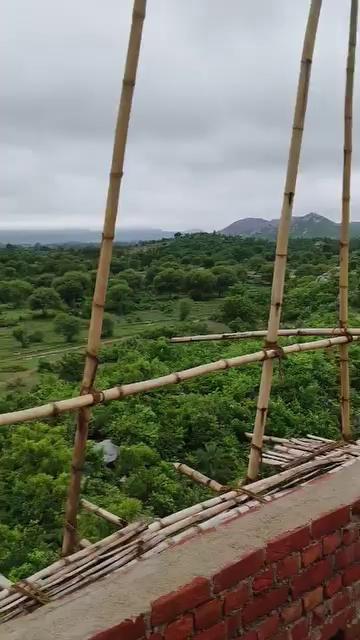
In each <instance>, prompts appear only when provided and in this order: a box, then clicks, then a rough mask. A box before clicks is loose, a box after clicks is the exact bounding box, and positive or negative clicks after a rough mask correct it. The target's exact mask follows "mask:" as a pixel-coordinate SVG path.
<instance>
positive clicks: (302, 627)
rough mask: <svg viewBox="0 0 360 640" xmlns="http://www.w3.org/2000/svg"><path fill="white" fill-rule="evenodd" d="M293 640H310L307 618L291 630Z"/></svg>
mask: <svg viewBox="0 0 360 640" xmlns="http://www.w3.org/2000/svg"><path fill="white" fill-rule="evenodd" d="M290 637H291V640H308V637H309V622H308V620H307V619H306V618H303V619H302V620H299V622H297V623H296V624H295V625H294V626H293V627H292V629H291V636H290Z"/></svg>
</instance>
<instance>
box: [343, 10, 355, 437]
mask: <svg viewBox="0 0 360 640" xmlns="http://www.w3.org/2000/svg"><path fill="white" fill-rule="evenodd" d="M357 18H358V0H351V12H350V26H349V46H348V55H347V65H346V87H345V105H344V161H343V186H342V212H341V230H340V276H339V297H340V307H339V325H340V327H341V328H342V329H344V331H345V332H346V331H347V329H348V297H349V224H350V183H351V156H352V112H353V93H354V69H355V52H356V30H357ZM339 354H340V402H341V431H342V435H343V438H344V439H350V438H351V426H350V372H349V348H348V345H347V344H344V345H341V346H340V347H339Z"/></svg>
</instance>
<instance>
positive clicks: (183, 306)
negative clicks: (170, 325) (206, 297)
mask: <svg viewBox="0 0 360 640" xmlns="http://www.w3.org/2000/svg"><path fill="white" fill-rule="evenodd" d="M190 312H191V301H190V300H180V304H179V320H180V322H183V321H184V320H186V318H188V317H189V315H190Z"/></svg>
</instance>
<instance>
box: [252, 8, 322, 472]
mask: <svg viewBox="0 0 360 640" xmlns="http://www.w3.org/2000/svg"><path fill="white" fill-rule="evenodd" d="M320 9H321V0H312V2H311V5H310V12H309V18H308V22H307V26H306V31H305V39H304V45H303V51H302V58H301V68H300V75H299V82H298V89H297V98H296V106H295V113H294V121H293V129H292V137H291V143H290V150H289V158H288V166H287V175H286V181H285V191H284V198H283V204H282V210H281V216H280V221H279V228H278V235H277V242H276V256H275V264H274V274H273V284H272V292H271V305H270V314H269V323H268V331H267V336H266V344H265V346H273V345H276V344H277V337H278V331H279V326H280V318H281V307H282V303H283V290H284V283H285V271H286V260H287V252H288V240H289V229H290V223H291V215H292V209H293V203H294V196H295V189H296V179H297V173H298V168H299V160H300V151H301V143H302V137H303V130H304V122H305V115H306V106H307V99H308V93H309V84H310V75H311V64H312V57H313V52H314V46H315V39H316V32H317V27H318V22H319V17H320ZM272 375H273V363H272V360H267V361H266V362H264V364H263V368H262V374H261V382H260V389H259V396H258V404H257V410H256V418H255V426H254V435H253V439H252V443H251V450H250V455H249V465H248V480H249V481H252V480H256V478H257V476H258V473H259V467H260V463H261V454H262V442H263V435H264V431H265V425H266V417H267V411H268V406H269V398H270V391H271V383H272Z"/></svg>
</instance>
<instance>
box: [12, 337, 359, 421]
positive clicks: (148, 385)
mask: <svg viewBox="0 0 360 640" xmlns="http://www.w3.org/2000/svg"><path fill="white" fill-rule="evenodd" d="M359 339H360V336H357V335H354V336H347V335H346V336H337V337H335V338H324V339H323V340H315V341H313V342H302V343H301V342H296V343H294V344H290V345H287V346H286V347H283V348H282V349H280V348H278V347H277V348H275V349H262V350H261V351H255V352H254V353H249V354H245V355H242V356H236V357H234V358H227V359H225V358H223V359H221V360H216V361H215V362H208V363H206V364H201V365H199V366H197V367H191V368H190V369H184V370H183V371H176V372H174V373H169V374H168V375H166V376H160V377H159V378H152V379H151V380H143V381H142V382H131V383H129V384H123V385H118V386H116V387H111V388H110V389H105V391H96V392H94V393H87V394H85V395H82V396H76V397H74V398H67V399H66V400H59V401H57V402H49V403H48V404H43V405H40V406H37V407H32V408H31V409H21V410H20V411H10V412H9V413H3V414H0V426H4V425H8V424H15V423H17V422H27V421H29V420H39V419H44V418H50V417H55V416H57V415H58V414H60V413H65V412H67V411H76V410H77V409H79V408H80V407H89V406H92V405H95V404H102V403H104V402H109V401H110V400H123V399H124V398H126V397H128V396H135V395H137V394H138V393H145V392H148V391H153V390H154V389H160V388H162V387H167V386H169V385H172V384H178V383H180V382H185V381H186V380H191V379H193V378H198V377H200V376H205V375H208V374H209V373H215V372H217V371H225V370H226V369H233V368H236V367H241V366H244V365H246V364H251V363H253V362H263V361H264V360H269V359H271V360H273V359H276V358H281V357H283V355H291V354H296V353H305V352H307V351H318V350H320V349H328V348H331V347H334V346H337V345H339V344H346V343H347V342H352V341H357V340H359Z"/></svg>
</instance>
